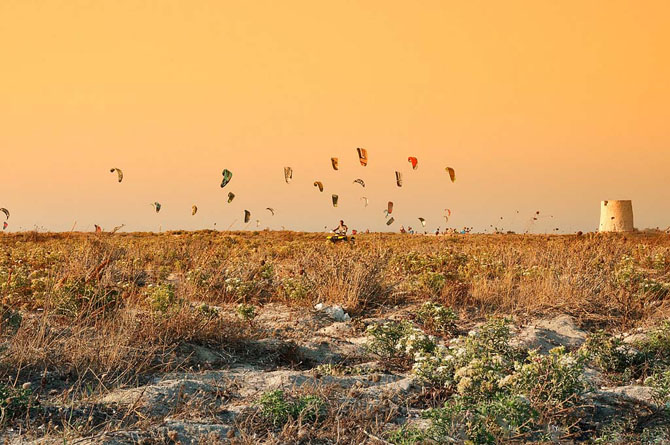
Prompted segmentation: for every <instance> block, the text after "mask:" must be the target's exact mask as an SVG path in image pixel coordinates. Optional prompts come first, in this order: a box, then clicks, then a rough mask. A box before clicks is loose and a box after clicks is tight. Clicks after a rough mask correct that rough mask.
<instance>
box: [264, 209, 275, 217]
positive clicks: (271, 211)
mask: <svg viewBox="0 0 670 445" xmlns="http://www.w3.org/2000/svg"><path fill="white" fill-rule="evenodd" d="M265 210H267V211H269V212H270V213H272V216H275V209H273V208H272V207H266V208H265Z"/></svg>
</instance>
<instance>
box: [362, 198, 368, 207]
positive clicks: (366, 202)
mask: <svg viewBox="0 0 670 445" xmlns="http://www.w3.org/2000/svg"><path fill="white" fill-rule="evenodd" d="M361 200H362V201H363V204H364V205H365V207H367V206H368V198H366V197H365V196H363V197H362V198H361Z"/></svg>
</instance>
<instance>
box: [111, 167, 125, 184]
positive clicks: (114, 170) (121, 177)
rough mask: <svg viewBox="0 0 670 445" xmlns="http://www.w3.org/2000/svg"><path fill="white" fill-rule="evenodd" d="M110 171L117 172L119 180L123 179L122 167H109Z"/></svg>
mask: <svg viewBox="0 0 670 445" xmlns="http://www.w3.org/2000/svg"><path fill="white" fill-rule="evenodd" d="M109 172H110V173H114V172H116V176H117V178H118V179H119V182H121V181H123V172H122V171H121V169H120V168H116V167H114V168H110V169H109Z"/></svg>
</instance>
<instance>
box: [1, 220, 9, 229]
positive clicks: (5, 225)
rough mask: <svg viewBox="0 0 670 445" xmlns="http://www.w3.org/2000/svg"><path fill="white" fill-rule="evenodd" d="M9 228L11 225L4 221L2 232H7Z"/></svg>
mask: <svg viewBox="0 0 670 445" xmlns="http://www.w3.org/2000/svg"><path fill="white" fill-rule="evenodd" d="M7 227H9V224H7V221H4V222H3V223H2V230H7Z"/></svg>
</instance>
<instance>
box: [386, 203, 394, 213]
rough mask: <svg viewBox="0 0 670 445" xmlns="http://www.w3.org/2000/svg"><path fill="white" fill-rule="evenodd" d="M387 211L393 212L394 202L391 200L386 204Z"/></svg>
mask: <svg viewBox="0 0 670 445" xmlns="http://www.w3.org/2000/svg"><path fill="white" fill-rule="evenodd" d="M386 211H387V212H388V213H389V214H391V213H393V202H392V201H389V203H388V205H387V206H386Z"/></svg>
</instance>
